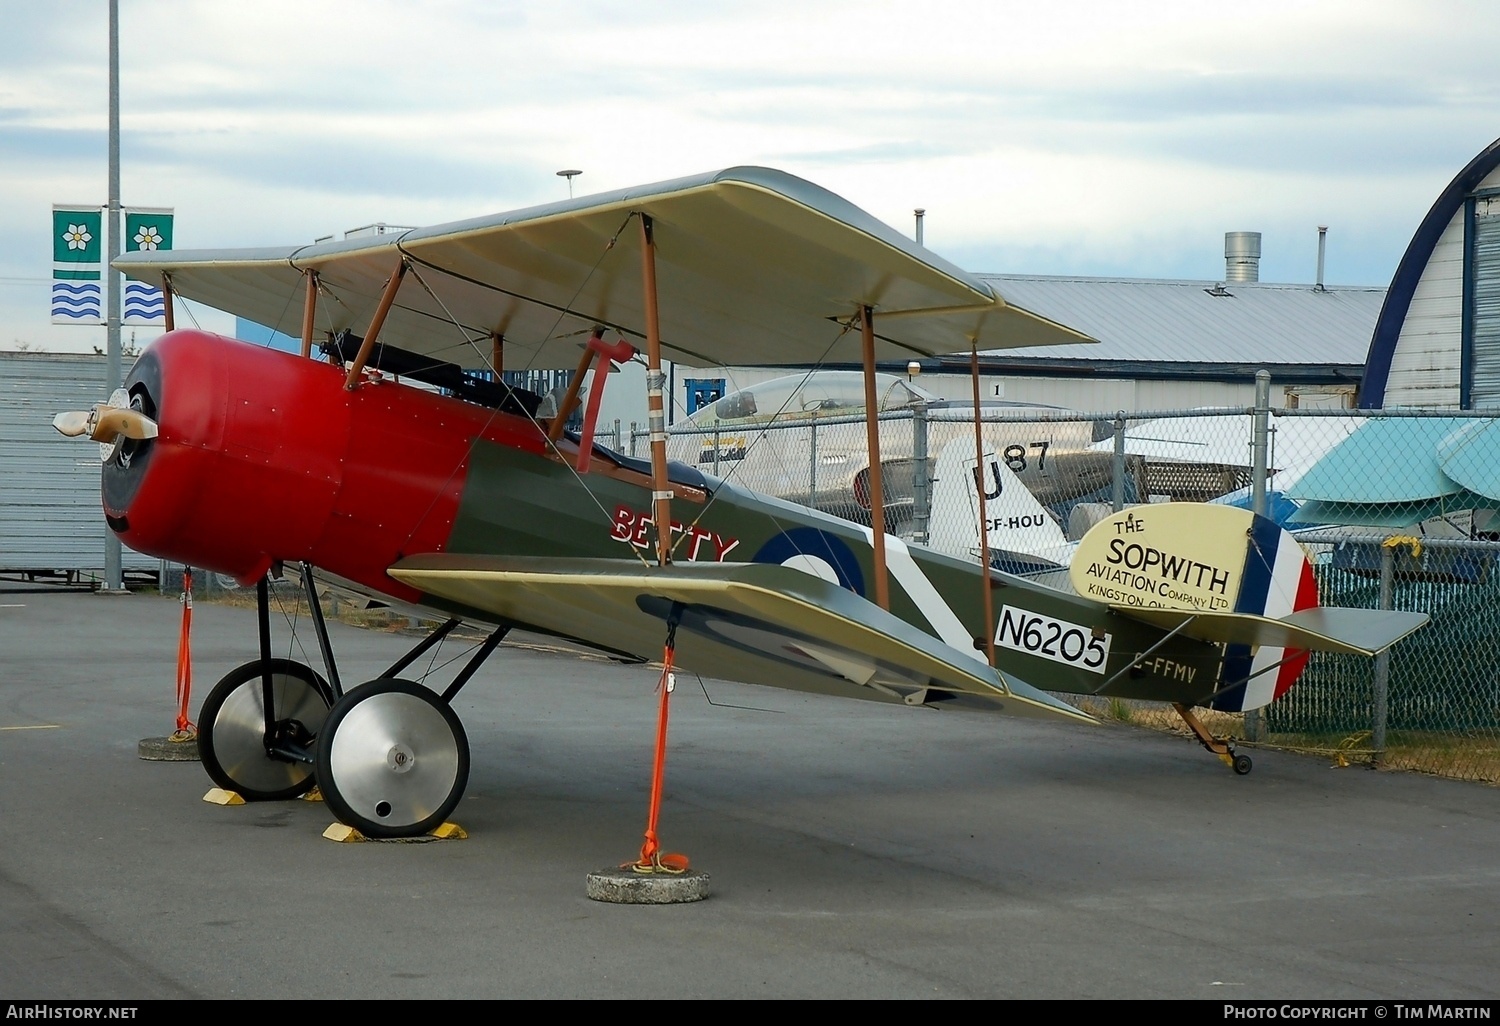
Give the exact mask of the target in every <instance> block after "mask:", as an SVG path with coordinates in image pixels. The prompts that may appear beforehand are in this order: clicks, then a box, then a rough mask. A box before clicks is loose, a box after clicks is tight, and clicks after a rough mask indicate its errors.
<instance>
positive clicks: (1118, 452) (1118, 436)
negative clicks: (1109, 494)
mask: <svg viewBox="0 0 1500 1026" xmlns="http://www.w3.org/2000/svg"><path fill="white" fill-rule="evenodd" d="M1111 505H1112V506H1113V507H1114V511H1115V512H1116V513H1118V512H1120V510H1122V509H1124V508H1125V411H1124V410H1121V411H1120V412H1119V413H1117V414H1115V487H1114V495H1113V501H1112V502H1111Z"/></svg>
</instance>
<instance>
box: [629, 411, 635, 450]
mask: <svg viewBox="0 0 1500 1026" xmlns="http://www.w3.org/2000/svg"><path fill="white" fill-rule="evenodd" d="M635 427H636V425H635V421H633V420H632V421H631V422H630V455H632V456H634V455H635Z"/></svg>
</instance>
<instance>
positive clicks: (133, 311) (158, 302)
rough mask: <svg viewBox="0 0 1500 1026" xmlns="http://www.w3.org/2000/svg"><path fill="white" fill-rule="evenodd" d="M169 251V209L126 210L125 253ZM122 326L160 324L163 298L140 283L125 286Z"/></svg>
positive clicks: (164, 311)
mask: <svg viewBox="0 0 1500 1026" xmlns="http://www.w3.org/2000/svg"><path fill="white" fill-rule="evenodd" d="M171 248H172V208H171V207H126V208H125V252H127V253H136V252H139V251H141V250H146V251H150V250H157V249H171ZM122 312H123V313H124V321H123V323H125V324H161V323H162V322H164V321H165V320H166V317H167V301H166V296H165V295H163V294H162V291H161V289H159V288H157V287H156V286H155V285H153V284H148V283H146V282H143V281H130V280H127V281H126V282H125V305H124V309H123V311H122Z"/></svg>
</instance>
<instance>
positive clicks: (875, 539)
mask: <svg viewBox="0 0 1500 1026" xmlns="http://www.w3.org/2000/svg"><path fill="white" fill-rule="evenodd" d="M859 331H860V351H861V353H862V354H863V355H864V364H865V437H866V438H867V439H868V440H869V447H870V469H869V471H868V473H869V475H870V531H871V532H872V534H871V538H870V542H871V546H872V548H873V549H874V556H875V604H876V605H877V606H879V607H880V608H881V609H884V610H885V611H886V612H890V610H891V590H890V584H889V582H888V581H887V580H886V569H885V485H884V482H883V480H882V478H881V473H880V471H881V466H880V406H879V404H878V400H877V399H876V397H875V311H874V310H872V309H870V307H869V305H868V304H866V305H864V306H861V307H860V308H859Z"/></svg>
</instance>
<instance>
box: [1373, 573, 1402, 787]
mask: <svg viewBox="0 0 1500 1026" xmlns="http://www.w3.org/2000/svg"><path fill="white" fill-rule="evenodd" d="M1395 578H1396V550H1395V549H1393V548H1390V547H1388V546H1385V545H1382V546H1380V608H1381V609H1390V608H1391V605H1392V602H1391V599H1392V592H1393V591H1394V590H1395V589H1394V587H1393V585H1394V583H1395ZM1390 681H1391V650H1390V649H1388V648H1387V649H1384V650H1382V651H1381V653H1380V654H1379V655H1378V656H1376V657H1375V680H1374V682H1373V687H1372V691H1373V692H1374V694H1373V695H1372V696H1371V697H1372V699H1373V701H1372V702H1371V705H1372V706H1373V708H1372V709H1371V710H1370V720H1371V723H1370V747H1371V748H1372V749H1374V754H1372V755H1371V756H1370V765H1372V766H1379V765H1380V764H1381V763H1382V762H1384V761H1385V728H1386V718H1387V708H1388V698H1389V689H1390Z"/></svg>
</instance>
